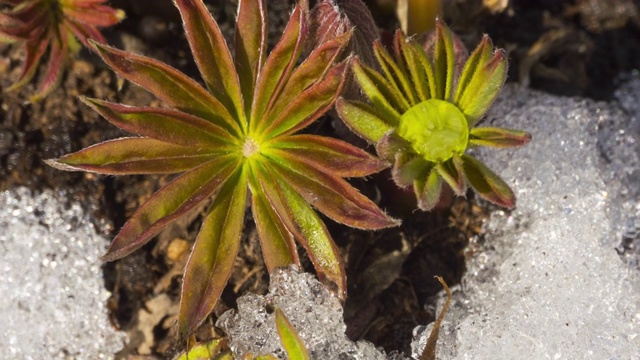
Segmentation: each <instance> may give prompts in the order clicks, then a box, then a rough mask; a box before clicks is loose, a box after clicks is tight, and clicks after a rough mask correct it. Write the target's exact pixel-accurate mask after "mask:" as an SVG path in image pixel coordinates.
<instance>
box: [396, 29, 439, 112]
mask: <svg viewBox="0 0 640 360" xmlns="http://www.w3.org/2000/svg"><path fill="white" fill-rule="evenodd" d="M409 43H413V44H415V45H417V46H419V45H418V44H417V43H416V42H415V40H414V39H407V38H406V37H405V36H404V34H403V33H402V31H401V30H397V31H396V44H397V46H398V47H399V49H398V51H399V52H400V54H401V55H402V57H403V59H404V62H405V63H406V65H407V70H408V71H409V74H410V77H411V78H410V80H411V84H412V86H413V88H414V91H415V92H416V96H417V101H416V102H421V101H425V100H429V99H430V98H431V91H430V89H429V79H428V78H427V73H426V71H425V69H424V68H423V67H421V63H420V59H419V58H418V56H417V55H416V53H415V51H414V50H413V49H412V48H411V46H412V45H410V44H409ZM420 51H421V52H423V51H422V49H420Z"/></svg>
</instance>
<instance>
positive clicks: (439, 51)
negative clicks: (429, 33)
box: [433, 19, 456, 101]
mask: <svg viewBox="0 0 640 360" xmlns="http://www.w3.org/2000/svg"><path fill="white" fill-rule="evenodd" d="M433 64H434V68H435V72H434V73H435V81H436V96H435V98H436V99H440V100H446V101H451V100H452V97H453V94H452V89H453V81H454V80H453V79H454V73H455V64H456V60H455V53H454V50H453V34H452V33H451V30H450V29H449V27H447V25H445V24H444V23H443V22H442V21H440V20H438V19H437V20H436V43H435V48H434V61H433Z"/></svg>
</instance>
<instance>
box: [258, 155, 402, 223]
mask: <svg viewBox="0 0 640 360" xmlns="http://www.w3.org/2000/svg"><path fill="white" fill-rule="evenodd" d="M265 156H268V157H269V158H271V159H272V160H273V164H274V165H273V170H274V171H275V172H276V173H277V175H278V176H279V177H281V178H282V179H284V180H286V181H287V182H288V183H289V184H291V186H292V187H293V188H294V189H296V191H297V192H298V193H299V194H300V195H301V196H302V197H304V199H305V200H306V201H307V202H308V203H309V204H311V205H313V206H314V207H315V208H316V209H318V210H319V211H320V212H322V213H323V214H325V215H327V216H328V217H330V218H331V219H333V220H334V221H336V222H338V223H341V224H345V225H348V226H351V227H354V228H358V229H370V230H376V229H383V228H387V227H391V226H397V225H398V224H399V222H398V221H397V220H395V219H392V218H390V217H389V216H387V214H385V213H384V212H383V211H382V210H380V208H379V207H378V206H377V205H376V204H374V203H373V202H372V201H371V200H369V199H367V197H365V196H364V195H362V194H361V193H360V192H359V191H358V190H356V189H355V188H354V187H352V186H351V185H350V184H349V183H347V182H346V181H345V180H343V179H342V178H340V177H337V176H335V175H333V174H331V173H327V172H325V171H324V170H322V169H318V168H314V167H312V166H309V165H308V164H305V163H303V162H301V161H299V160H298V159H297V158H295V157H293V156H292V155H291V154H289V153H287V152H285V151H281V150H277V149H269V150H268V151H265Z"/></svg>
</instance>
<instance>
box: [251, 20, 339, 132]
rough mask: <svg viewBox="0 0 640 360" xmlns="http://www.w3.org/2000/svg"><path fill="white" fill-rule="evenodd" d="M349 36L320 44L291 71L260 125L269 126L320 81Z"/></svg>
mask: <svg viewBox="0 0 640 360" xmlns="http://www.w3.org/2000/svg"><path fill="white" fill-rule="evenodd" d="M350 35H351V33H350V32H349V33H346V34H343V35H341V36H339V37H337V38H335V39H332V40H330V41H328V42H326V43H324V44H322V45H321V46H320V47H318V48H316V49H315V50H314V51H313V52H312V53H311V55H309V57H308V58H307V59H305V61H304V62H303V63H302V64H301V65H300V66H298V67H297V68H296V69H295V70H294V71H293V73H292V74H291V78H290V79H289V81H287V84H286V85H285V87H284V89H283V90H282V93H281V94H280V96H279V98H278V101H277V102H276V103H275V104H274V106H273V107H272V108H271V109H270V110H269V112H268V113H267V114H265V121H264V122H263V123H261V124H262V125H263V127H266V126H269V125H270V124H271V123H272V121H273V120H275V118H277V117H278V116H279V115H280V114H282V112H283V111H284V110H285V108H286V107H287V106H289V105H291V103H293V102H294V101H295V100H296V98H298V97H299V96H300V94H301V93H302V92H303V91H305V90H306V89H307V88H309V87H310V86H312V85H313V84H314V83H317V82H319V81H322V79H323V78H324V75H325V74H326V73H327V71H328V70H329V69H330V68H331V66H332V65H333V64H334V60H335V59H336V58H337V56H338V55H339V54H340V52H341V51H342V49H343V48H344V46H345V45H346V43H347V42H348V41H349V36H350Z"/></svg>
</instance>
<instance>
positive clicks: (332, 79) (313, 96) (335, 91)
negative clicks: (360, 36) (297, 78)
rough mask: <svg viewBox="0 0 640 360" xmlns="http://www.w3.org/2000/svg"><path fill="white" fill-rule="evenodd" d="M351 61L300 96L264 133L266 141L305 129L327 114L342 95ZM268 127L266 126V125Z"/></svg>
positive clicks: (341, 65) (347, 61)
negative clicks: (345, 76) (346, 72)
mask: <svg viewBox="0 0 640 360" xmlns="http://www.w3.org/2000/svg"><path fill="white" fill-rule="evenodd" d="M348 63H349V60H345V61H344V62H342V63H340V64H339V65H336V66H334V67H333V68H332V69H331V71H329V73H328V74H327V76H325V78H324V79H322V80H321V81H318V82H317V83H315V84H313V85H311V86H310V87H309V88H307V89H306V90H304V91H303V92H302V93H301V94H298V96H297V97H296V99H295V100H293V102H291V103H290V104H289V105H288V106H287V107H286V108H285V109H284V110H283V111H282V113H281V114H279V116H278V117H277V118H276V119H275V120H274V121H273V122H272V123H270V124H268V125H269V126H268V128H267V129H266V130H265V131H264V133H265V134H266V139H265V140H267V139H271V138H274V137H276V136H278V135H281V134H292V133H295V132H297V131H300V130H302V129H304V128H305V127H307V126H309V125H310V124H311V123H313V122H314V121H316V119H318V118H319V117H320V116H322V115H323V114H324V113H326V112H327V111H328V110H329V109H330V108H331V107H332V105H333V103H334V101H335V100H336V98H337V97H338V96H339V95H340V91H341V90H342V85H343V84H344V81H343V80H344V74H345V71H346V70H347V66H348ZM265 125H266V124H265Z"/></svg>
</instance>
